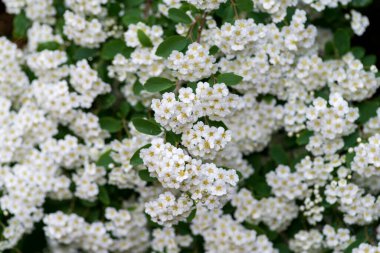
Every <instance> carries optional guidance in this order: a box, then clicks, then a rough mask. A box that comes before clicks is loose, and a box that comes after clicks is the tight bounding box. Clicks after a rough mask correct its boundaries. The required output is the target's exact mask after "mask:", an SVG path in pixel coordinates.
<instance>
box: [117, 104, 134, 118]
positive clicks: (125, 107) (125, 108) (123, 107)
mask: <svg viewBox="0 0 380 253" xmlns="http://www.w3.org/2000/svg"><path fill="white" fill-rule="evenodd" d="M130 111H131V106H130V105H129V104H128V102H126V101H123V102H121V103H120V106H119V111H118V116H119V117H120V118H125V117H127V115H128V114H129V112H130Z"/></svg>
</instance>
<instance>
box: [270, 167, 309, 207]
mask: <svg viewBox="0 0 380 253" xmlns="http://www.w3.org/2000/svg"><path fill="white" fill-rule="evenodd" d="M266 180H267V182H268V185H269V186H270V187H272V192H273V193H274V195H276V196H277V197H285V198H287V199H289V200H293V199H296V198H299V197H302V195H303V194H304V193H305V190H306V188H307V185H306V184H305V183H303V182H302V177H301V176H300V175H299V174H298V173H297V172H296V173H292V172H291V171H290V168H289V167H288V166H284V165H280V166H278V167H277V168H276V170H275V171H271V172H269V173H268V174H266Z"/></svg>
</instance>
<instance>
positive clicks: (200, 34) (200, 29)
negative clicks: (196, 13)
mask: <svg viewBox="0 0 380 253" xmlns="http://www.w3.org/2000/svg"><path fill="white" fill-rule="evenodd" d="M206 16H207V12H205V13H204V14H203V17H202V19H201V24H200V26H199V28H198V36H197V42H198V43H199V42H200V41H201V36H202V31H203V28H204V26H205V23H206Z"/></svg>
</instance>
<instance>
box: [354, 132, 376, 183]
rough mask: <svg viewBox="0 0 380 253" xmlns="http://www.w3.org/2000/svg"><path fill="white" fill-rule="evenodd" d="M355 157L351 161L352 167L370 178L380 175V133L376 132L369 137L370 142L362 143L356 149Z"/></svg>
mask: <svg viewBox="0 0 380 253" xmlns="http://www.w3.org/2000/svg"><path fill="white" fill-rule="evenodd" d="M354 152H355V157H354V160H353V161H352V163H351V169H352V170H353V171H355V172H356V173H358V174H359V175H361V176H362V177H365V178H369V177H372V176H379V175H380V172H379V170H378V168H379V167H380V154H379V153H380V135H379V134H376V135H373V136H371V137H370V138H368V143H360V144H359V145H358V146H356V147H355V149H354Z"/></svg>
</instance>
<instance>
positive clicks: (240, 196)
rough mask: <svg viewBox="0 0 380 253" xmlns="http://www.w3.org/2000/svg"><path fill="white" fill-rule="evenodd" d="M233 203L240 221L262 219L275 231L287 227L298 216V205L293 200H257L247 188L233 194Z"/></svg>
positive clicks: (258, 220)
mask: <svg viewBox="0 0 380 253" xmlns="http://www.w3.org/2000/svg"><path fill="white" fill-rule="evenodd" d="M231 204H232V205H233V206H235V207H236V211H235V214H234V216H235V217H236V219H237V220H238V221H244V220H248V221H251V222H254V223H259V222H260V221H262V222H263V223H264V224H266V225H267V226H268V227H269V228H270V229H271V230H275V231H281V230H284V229H286V228H287V227H288V226H289V225H290V223H291V221H292V220H293V219H294V218H296V217H297V216H298V207H297V205H296V204H295V203H294V202H293V201H289V200H286V199H284V198H263V199H260V200H256V199H254V198H253V196H252V194H251V192H250V191H249V190H248V189H245V188H243V189H241V190H240V191H239V193H237V194H236V195H234V196H233V198H232V201H231ZM267 210H271V211H270V212H268V211H267Z"/></svg>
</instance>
